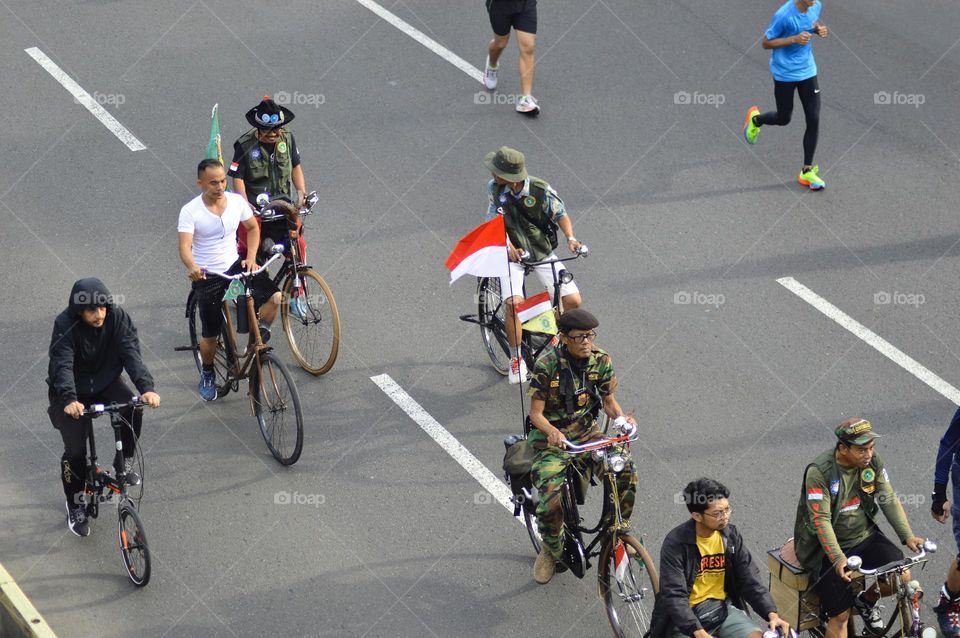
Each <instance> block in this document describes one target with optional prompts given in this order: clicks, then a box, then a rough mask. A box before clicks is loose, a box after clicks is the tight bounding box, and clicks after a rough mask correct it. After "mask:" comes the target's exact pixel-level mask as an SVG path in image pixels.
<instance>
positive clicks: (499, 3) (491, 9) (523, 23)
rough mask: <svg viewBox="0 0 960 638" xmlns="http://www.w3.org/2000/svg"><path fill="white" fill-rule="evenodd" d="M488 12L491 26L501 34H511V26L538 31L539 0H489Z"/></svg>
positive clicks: (529, 31)
mask: <svg viewBox="0 0 960 638" xmlns="http://www.w3.org/2000/svg"><path fill="white" fill-rule="evenodd" d="M487 12H488V13H489V14H490V26H491V27H493V32H494V33H496V34H497V35H499V36H504V35H510V27H513V28H514V29H516V30H517V31H523V32H524V33H533V34H536V32H537V0H487Z"/></svg>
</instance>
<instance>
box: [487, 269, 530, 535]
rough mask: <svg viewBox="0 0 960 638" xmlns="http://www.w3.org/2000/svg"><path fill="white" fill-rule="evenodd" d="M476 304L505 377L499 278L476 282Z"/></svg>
mask: <svg viewBox="0 0 960 638" xmlns="http://www.w3.org/2000/svg"><path fill="white" fill-rule="evenodd" d="M477 304H478V305H477V315H478V318H479V320H480V336H481V338H482V339H483V347H484V349H486V351H487V355H488V356H489V357H490V362H491V363H492V364H493V367H494V369H495V370H496V371H497V372H499V373H500V374H502V375H506V374H507V373H508V372H510V342H509V341H507V330H506V324H505V321H506V316H505V312H506V311H505V309H504V304H503V296H502V295H501V294H500V279H499V278H497V277H481V278H480V280H479V281H478V282H477ZM538 551H539V550H538Z"/></svg>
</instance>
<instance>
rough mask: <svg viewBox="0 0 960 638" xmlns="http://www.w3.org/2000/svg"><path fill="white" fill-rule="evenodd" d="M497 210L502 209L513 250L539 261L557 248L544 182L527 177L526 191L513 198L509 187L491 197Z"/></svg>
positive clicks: (555, 228)
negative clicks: (523, 195)
mask: <svg viewBox="0 0 960 638" xmlns="http://www.w3.org/2000/svg"><path fill="white" fill-rule="evenodd" d="M494 202H495V204H496V206H497V209H498V211H499V210H500V209H503V213H504V214H503V221H504V225H505V226H506V228H507V236H508V237H510V242H511V243H512V244H513V245H514V247H516V248H522V249H524V250H526V251H528V252H529V253H530V255H531V256H532V260H533V261H542V260H544V259H546V258H547V257H549V256H550V254H551V253H552V252H553V249H554V248H556V247H557V226H556V224H554V223H553V220H551V219H550V211H548V210H547V183H546V182H545V181H543V180H542V179H539V178H537V177H533V176H532V175H531V176H530V192H529V194H528V195H527V196H526V197H521V198H519V199H518V198H516V197H514V196H513V193H512V192H511V191H510V187H509V186H503V187H501V189H500V192H499V193H497V195H496V196H495V199H494Z"/></svg>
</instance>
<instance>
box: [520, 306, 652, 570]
mask: <svg viewBox="0 0 960 638" xmlns="http://www.w3.org/2000/svg"><path fill="white" fill-rule="evenodd" d="M598 325H599V322H598V321H597V319H596V317H594V316H593V315H592V314H590V313H589V312H587V311H586V310H584V309H582V308H577V309H575V310H569V311H567V312H565V313H563V315H562V316H561V317H560V320H559V321H558V327H559V328H560V346H559V347H551V348H547V349H546V350H545V351H544V353H543V354H542V355H540V358H539V359H537V363H536V365H535V366H534V368H533V374H532V375H531V377H530V397H531V398H530V423H531V424H532V425H533V427H534V429H533V430H532V431H531V432H530V434H529V436H528V437H527V440H528V441H529V442H530V445H532V446H533V448H534V449H535V450H536V455H535V456H534V459H533V467H532V469H531V474H532V479H533V485H534V487H536V488H537V491H538V493H539V497H540V500H539V502H538V503H537V527H538V528H539V530H540V536H541V537H542V539H543V544H542V546H541V548H540V555H539V556H538V557H537V561H536V563H534V566H533V578H534V580H535V581H537V582H538V583H540V584H541V585H542V584H544V583H547V582H549V581H550V579H551V578H552V577H553V574H554V571H555V570H556V562H557V560H558V559H559V558H560V557H561V555H562V552H563V511H562V510H561V506H560V488H561V486H562V485H563V481H564V478H565V477H566V469H567V465H569V464H570V463H571V462H573V463H576V464H578V466H579V467H580V469H581V470H582V471H585V472H586V471H589V472H593V471H595V470H598V469H599V466H598V465H596V464H598V463H599V461H595V460H594V459H593V457H592V456H590V455H585V456H576V457H574V456H572V455H570V454H568V453H567V452H564V451H563V448H564V445H565V443H566V442H567V441H570V442H572V443H577V444H579V443H583V442H584V441H585V440H587V439H590V438H593V437H594V436H596V435H597V434H599V432H600V428H599V427H598V425H597V421H596V419H597V415H598V414H599V413H600V410H601V408H602V409H603V411H604V412H605V413H606V414H607V416H609V417H610V418H611V419H614V423H615V424H617V425H621V424H623V423H626V422H629V423H632V424H634V425H636V421H634V419H633V417H632V416H626V415H624V413H623V410H622V409H621V408H620V404H619V403H617V400H616V398H615V397H614V392H615V391H616V389H617V376H616V375H615V374H614V372H613V364H612V363H611V361H610V355H608V354H607V353H606V352H605V351H603V350H601V349H600V348H597V347H595V346H594V339H595V338H596V336H597V333H596V331H595V330H594V328H596V327H597V326H598ZM623 457H624V459H625V460H626V461H627V469H625V470H624V471H623V472H620V473H619V474H618V475H617V491H618V493H619V494H620V513H621V515H622V517H623V520H624V521H628V520H629V519H630V514H631V513H632V512H633V502H634V499H635V497H636V494H637V469H636V467H635V466H634V464H633V461H632V460H631V459H630V453H629V451H628V450H627V449H624V450H623Z"/></svg>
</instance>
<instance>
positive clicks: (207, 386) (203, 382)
mask: <svg viewBox="0 0 960 638" xmlns="http://www.w3.org/2000/svg"><path fill="white" fill-rule="evenodd" d="M197 387H198V389H199V390H200V398H201V399H203V400H204V401H216V400H217V375H216V373H215V372H214V371H213V370H211V371H210V372H207V371H206V370H204V371H203V372H201V373H200V384H199V385H198V386H197Z"/></svg>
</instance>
